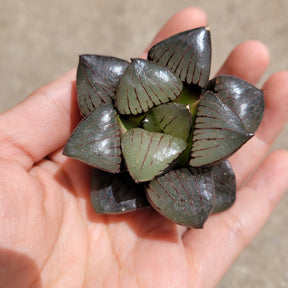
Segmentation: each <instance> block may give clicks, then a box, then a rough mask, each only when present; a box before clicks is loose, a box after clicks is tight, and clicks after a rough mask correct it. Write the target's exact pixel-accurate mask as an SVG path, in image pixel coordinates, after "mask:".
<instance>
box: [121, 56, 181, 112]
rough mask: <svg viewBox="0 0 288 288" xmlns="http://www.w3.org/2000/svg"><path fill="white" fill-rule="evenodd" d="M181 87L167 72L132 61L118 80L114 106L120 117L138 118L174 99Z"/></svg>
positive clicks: (138, 61)
mask: <svg viewBox="0 0 288 288" xmlns="http://www.w3.org/2000/svg"><path fill="white" fill-rule="evenodd" d="M182 87H183V85H182V82H181V81H180V80H179V79H178V78H177V77H176V76H175V75H174V74H173V73H172V72H171V71H169V70H168V69H166V68H164V67H161V66H159V65H156V64H154V63H152V62H149V61H146V60H143V59H133V60H132V62H131V63H130V64H129V66H128V67H127V69H126V71H125V72H124V74H123V76H122V77H121V80H120V83H119V85H118V89H117V93H116V102H115V106H116V108H117V110H118V111H119V113H120V114H133V115H136V114H140V113H143V112H147V111H149V109H151V108H152V107H153V106H157V105H160V104H162V103H166V102H169V101H170V100H174V99H176V98H177V97H178V96H179V95H180V93H181V91H182Z"/></svg>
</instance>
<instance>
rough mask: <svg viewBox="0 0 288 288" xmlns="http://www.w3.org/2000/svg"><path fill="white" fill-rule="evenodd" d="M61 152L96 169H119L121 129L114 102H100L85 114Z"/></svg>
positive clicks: (110, 170) (114, 170) (113, 170)
mask: <svg viewBox="0 0 288 288" xmlns="http://www.w3.org/2000/svg"><path fill="white" fill-rule="evenodd" d="M63 153H64V155H66V156H68V157H71V158H75V159H78V160H80V161H82V162H84V163H87V164H89V165H91V166H94V167H97V168H99V169H102V170H105V171H109V172H112V173H117V172H119V169H120V163H121V148H120V129H119V125H118V122H117V119H116V111H115V109H114V108H113V106H112V105H111V104H105V105H104V104H103V105H101V106H99V107H98V108H97V109H96V110H94V111H93V112H91V113H90V114H89V115H88V116H87V117H86V118H84V119H83V120H82V121H81V122H80V123H79V125H78V126H77V127H76V129H75V130H74V131H73V133H72V135H71V137H70V139H69V140H68V142H67V143H66V145H65V147H64V152H63Z"/></svg>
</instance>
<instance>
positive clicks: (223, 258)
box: [0, 8, 288, 288]
mask: <svg viewBox="0 0 288 288" xmlns="http://www.w3.org/2000/svg"><path fill="white" fill-rule="evenodd" d="M203 25H206V15H205V13H204V12H203V11H201V10H199V9H196V8H188V9H185V10H183V11H181V12H179V13H177V14H176V15H175V16H174V17H172V18H171V19H170V20H169V22H168V23H167V24H166V25H165V26H164V27H163V28H162V30H161V31H160V32H159V34H158V35H157V36H156V38H155V39H154V41H153V43H156V42H158V41H160V40H162V39H164V38H166V37H168V36H171V35H173V34H175V33H178V32H180V31H183V30H188V29H192V28H195V27H198V26H203ZM146 52H147V50H146ZM142 56H145V54H143V55H142ZM268 58H269V56H268V52H267V49H266V48H265V47H264V46H263V45H262V44H261V43H258V42H255V41H248V42H245V43H243V44H241V45H239V46H238V47H236V48H235V49H234V50H233V51H232V53H231V54H230V55H229V57H228V59H227V60H226V62H225V63H224V65H223V67H222V68H221V69H220V71H219V74H233V75H235V76H238V77H240V78H243V79H245V80H247V81H249V82H250V83H252V84H256V82H257V81H258V80H259V79H260V77H261V76H262V74H263V73H264V71H265V69H266V67H267V65H268ZM263 90H264V94H265V102H266V109H265V113H264V118H263V121H262V123H261V125H260V127H259V129H258V131H257V133H256V136H255V137H254V138H252V140H250V141H249V142H248V143H247V144H246V145H245V146H244V147H243V148H242V149H241V150H239V151H238V152H237V153H236V154H235V155H234V156H232V157H231V159H230V160H231V163H232V165H233V168H234V171H235V173H236V177H237V183H238V191H237V200H236V203H235V204H234V205H233V206H232V208H230V209H229V210H227V211H225V212H223V213H219V214H215V215H213V216H210V218H209V219H208V221H207V222H206V223H205V226H204V229H202V230H197V229H189V230H187V229H185V228H183V227H179V226H177V225H175V224H173V223H171V222H169V221H168V220H166V219H164V218H162V217H161V216H160V215H159V214H157V213H156V212H154V211H153V209H144V210H142V211H138V212H133V213H131V214H126V215H120V216H102V215H97V214H96V213H95V212H94V211H93V209H92V207H91V204H90V200H89V181H90V180H89V178H90V176H89V175H90V168H89V167H87V166H85V165H84V164H81V163H79V162H77V161H75V160H72V159H68V158H66V157H65V156H63V155H62V147H63V145H64V144H65V142H66V141H67V139H68V137H69V135H70V134H71V131H72V129H73V128H74V127H75V126H76V124H77V123H78V121H79V116H78V115H79V111H78V109H77V104H76V89H75V70H74V71H71V72H69V73H68V74H66V75H65V76H63V77H62V78H60V79H58V80H57V81H55V82H53V83H51V84H49V85H47V86H45V87H43V88H41V89H39V90H38V91H36V92H35V93H34V94H33V95H31V96H30V97H28V98H27V99H26V100H25V101H24V102H22V103H21V104H19V105H17V106H15V107H14V108H12V109H11V110H9V111H7V112H6V113H3V114H2V115H1V116H0V230H1V233H0V267H1V269H0V287H6V288H8V287H23V288H24V287H36V288H40V287H69V288H71V287H76V288H79V287H125V288H126V287H133V288H135V287H157V288H161V287H215V285H216V283H217V282H218V281H219V280H220V278H221V277H222V276H223V274H224V273H225V271H226V270H227V268H228V267H229V265H230V264H231V263H232V261H233V260H234V259H235V257H236V256H237V255H238V254H239V252H240V251H241V250H242V249H243V247H245V245H246V244H247V243H248V242H249V241H250V240H251V239H252V238H253V237H254V236H255V234H256V233H257V231H258V230H259V229H260V228H261V226H262V225H263V223H264V222H265V221H266V220H267V218H268V217H269V215H270V213H271V212H272V210H273V208H274V207H275V205H276V204H277V202H278V201H279V200H280V198H281V196H283V194H284V193H285V191H286V189H287V187H288V177H287V172H286V171H287V169H288V152H287V151H277V152H274V153H272V154H270V155H269V156H267V157H266V158H264V160H263V157H264V155H265V153H266V152H267V150H268V149H269V147H270V145H271V144H272V143H273V141H274V140H275V138H276V137H277V135H278V134H279V133H280V131H281V129H282V127H283V126H284V124H285V123H286V121H287V118H288V97H287V95H286V94H287V91H288V72H278V73H276V74H274V75H272V76H271V77H270V78H269V79H268V80H267V81H266V83H265V84H264V87H263ZM262 160H263V161H262Z"/></svg>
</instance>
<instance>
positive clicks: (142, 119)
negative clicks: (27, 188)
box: [64, 27, 264, 228]
mask: <svg viewBox="0 0 288 288" xmlns="http://www.w3.org/2000/svg"><path fill="white" fill-rule="evenodd" d="M210 66H211V39H210V31H209V29H208V28H207V27H200V28H196V29H192V30H188V31H184V32H182V33H179V34H176V35H174V36H172V37H170V38H168V39H166V40H163V41H162V42H160V43H157V44H156V45H154V46H153V47H152V48H151V49H150V50H149V52H148V58H147V60H145V59H132V60H131V61H130V62H128V61H126V60H122V59H119V58H116V57H109V56H102V55H81V56H80V58H79V65H78V70H77V78H76V84H77V95H78V105H79V108H80V113H81V114H82V115H83V116H84V117H83V120H82V121H81V122H80V123H79V125H78V126H77V127H76V128H75V130H74V132H73V133H72V135H71V137H70V139H69V140H68V142H67V143H66V145H65V147H64V154H65V155H66V156H68V157H72V158H75V159H78V160H79V161H82V162H84V163H86V164H88V165H90V166H93V167H95V169H94V172H93V174H92V184H91V201H92V206H93V208H94V210H95V211H96V212H97V213H104V214H115V213H125V212H131V211H134V210H136V209H140V208H145V207H150V205H151V206H152V207H153V208H154V209H155V210H157V211H158V212H159V213H160V214H162V215H163V216H164V217H166V218H167V219H169V220H170V221H173V222H175V223H177V224H179V225H183V226H187V227H194V228H202V227H203V225H204V223H205V221H206V220H207V219H208V217H209V215H211V214H213V213H219V212H222V211H224V210H226V209H228V208H229V207H231V205H232V204H233V203H234V201H235V199H236V194H235V192H236V181H235V175H234V172H233V170H232V167H231V165H230V163H229V162H228V160H227V158H228V157H229V156H230V155H232V154H233V153H234V152H235V151H237V150H238V149H239V148H240V147H242V145H243V144H244V143H246V142H247V141H248V140H249V139H250V138H251V137H253V135H254V133H255V131H256V129H257V128H258V126H259V124H260V122H261V119H262V116H263V111H264V99H263V92H262V91H261V90H259V89H257V88H256V87H254V86H253V85H251V84H249V83H248V82H246V81H244V80H242V79H239V78H237V77H233V76H228V75H220V76H217V77H216V78H214V79H212V80H209V75H210Z"/></svg>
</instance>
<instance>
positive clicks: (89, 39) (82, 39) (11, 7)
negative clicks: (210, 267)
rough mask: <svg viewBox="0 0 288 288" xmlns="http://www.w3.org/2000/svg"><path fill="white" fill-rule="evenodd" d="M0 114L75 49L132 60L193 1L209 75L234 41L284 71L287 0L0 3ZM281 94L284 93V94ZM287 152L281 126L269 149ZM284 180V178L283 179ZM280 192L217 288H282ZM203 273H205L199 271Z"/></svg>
mask: <svg viewBox="0 0 288 288" xmlns="http://www.w3.org/2000/svg"><path fill="white" fill-rule="evenodd" d="M0 3H1V4H0V7H1V10H0V43H1V45H0V87H1V90H0V91H1V93H0V112H3V111H5V110H7V109H9V108H10V107H12V106H13V105H15V104H16V103H18V102H19V101H21V100H22V99H24V98H25V97H27V96H28V95H29V94H30V93H31V92H33V91H34V90H35V89H37V88H38V87H40V86H42V85H44V84H46V83H48V82H50V81H52V80H54V79H56V78H58V77H59V76H61V75H62V74H64V73H65V72H67V71H68V70H70V69H72V68H74V67H76V65H77V63H78V55H79V54H82V53H94V54H106V55H112V56H116V57H120V58H124V59H129V58H130V57H137V55H139V54H140V53H141V52H142V51H143V49H144V48H145V47H146V46H147V45H148V44H149V42H150V41H151V40H152V38H153V37H154V35H155V34H156V33H157V31H158V30H159V29H160V28H161V26H162V25H163V24H164V23H165V22H166V21H167V20H168V19H169V18H170V17H171V16H172V15H173V14H174V13H176V12H178V11H179V10H181V9H183V8H185V7H188V6H197V7H200V8H202V9H204V10H205V11H206V12H207V15H208V24H209V26H210V29H211V33H212V49H213V54H212V75H213V74H214V73H215V72H216V71H217V69H218V68H219V67H220V65H221V64H222V63H223V61H224V60H225V58H226V57H227V55H228V54H229V53H230V51H231V50H232V49H233V47H235V46H236V45H237V44H239V43H241V42H243V41H246V40H251V39H254V40H259V41H262V42H263V43H264V44H266V45H267V47H268V48H269V50H270V53H271V64H270V66H269V68H268V70H267V72H266V73H265V75H264V77H263V79H262V80H261V81H260V83H259V87H261V85H262V84H263V82H264V81H265V80H266V79H267V78H268V77H269V75H271V74H272V73H274V72H276V71H279V70H287V69H288V1H287V0H273V1H269V0H267V1H266V0H250V1H243V0H217V1H213V2H212V1H205V0H195V1H186V0H177V1H175V0H145V1H142V2H140V1H133V0H114V1H107V0H82V1H78V0H62V1H58V0H47V1H44V0H21V1H20V0H19V1H18V0H1V2H0ZM287 97H288V91H287ZM279 148H282V149H288V126H286V128H285V130H284V131H283V133H282V134H281V135H280V137H279V138H278V140H277V142H276V143H275V145H274V146H273V149H279ZM287 177H288V176H287ZM287 207H288V195H286V196H285V197H284V198H283V200H282V201H281V203H280V204H279V205H278V207H277V209H276V210H275V212H274V213H273V215H272V217H271V218H270V219H269V221H268V222H267V223H266V224H265V226H264V227H263V229H262V230H261V232H260V233H259V234H258V236H257V237H256V238H255V239H254V240H253V241H252V243H251V244H250V245H249V246H248V247H247V248H246V249H245V250H244V252H243V253H242V254H241V255H240V256H239V257H238V259H237V260H236V261H235V263H234V264H233V265H232V267H231V268H230V269H229V270H228V271H227V273H226V275H225V276H224V278H223V279H222V281H221V282H220V283H219V285H218V286H217V287H218V288H228V287H229V288H230V287H233V288H238V287H239V288H240V287H253V288H257V287H261V288H266V287H267V288H268V287H269V288H271V287H288V257H287V255H288V240H287V236H288V222H287V219H288V209H287ZM207 276H209V275H207Z"/></svg>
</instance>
